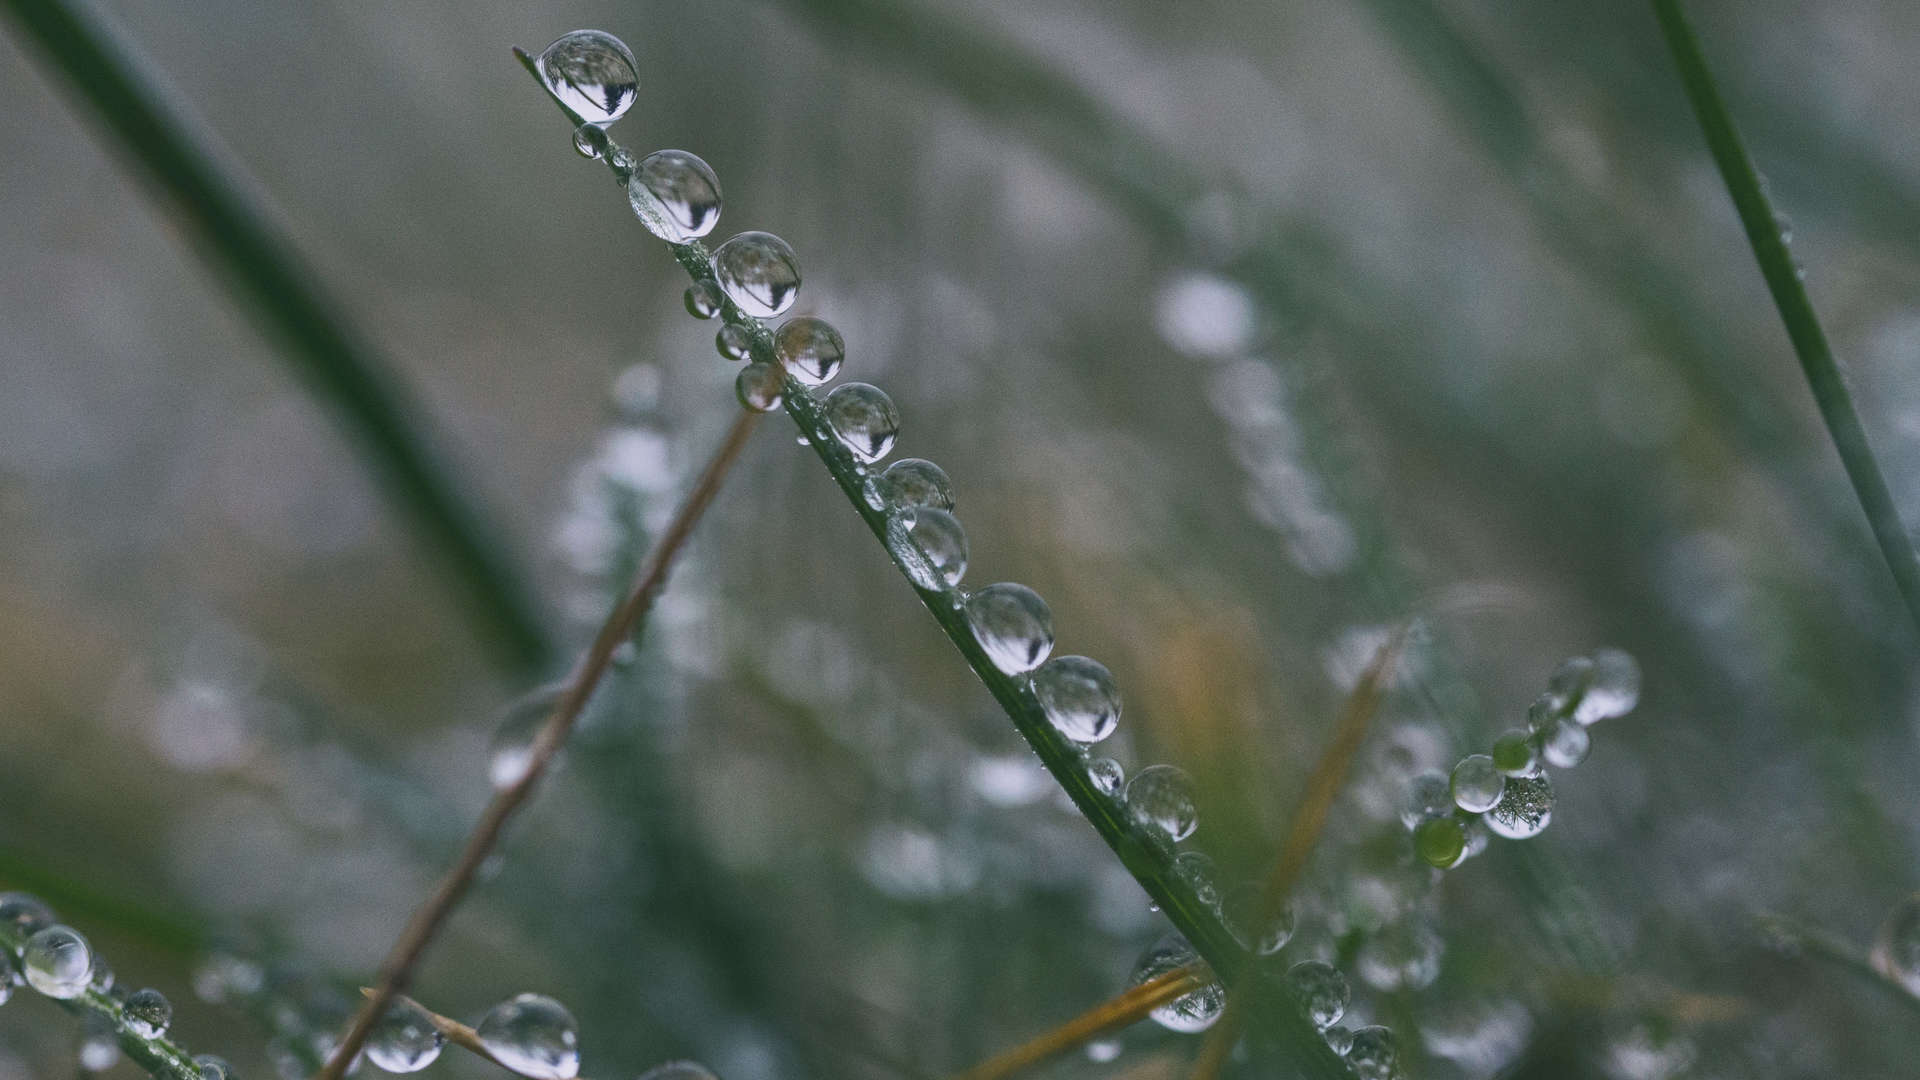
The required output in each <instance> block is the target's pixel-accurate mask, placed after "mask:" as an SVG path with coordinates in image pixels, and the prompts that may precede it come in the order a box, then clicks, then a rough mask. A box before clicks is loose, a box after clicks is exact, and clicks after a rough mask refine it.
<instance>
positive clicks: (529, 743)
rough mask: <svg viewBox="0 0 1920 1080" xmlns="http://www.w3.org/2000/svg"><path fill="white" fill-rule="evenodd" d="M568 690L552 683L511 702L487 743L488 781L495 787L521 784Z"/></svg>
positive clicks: (563, 686)
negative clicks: (540, 741)
mask: <svg viewBox="0 0 1920 1080" xmlns="http://www.w3.org/2000/svg"><path fill="white" fill-rule="evenodd" d="M565 692H566V686H565V685H564V684H562V683H557V682H556V683H549V684H547V685H546V686H542V687H539V688H537V689H535V690H533V691H532V692H530V693H528V694H526V695H524V696H522V697H520V698H519V699H518V700H516V701H513V702H510V703H508V705H507V707H506V708H505V709H504V710H502V712H501V715H500V722H499V723H498V724H496V725H495V726H494V729H493V738H492V740H491V741H490V742H488V744H487V780H488V781H489V782H490V783H492V784H493V787H494V790H496V791H498V790H500V789H502V788H510V787H512V786H513V785H515V784H517V783H519V782H520V781H521V780H522V779H523V778H524V777H525V776H526V775H527V770H528V769H529V768H531V767H532V766H533V744H534V741H535V740H537V739H538V738H539V737H540V732H541V731H542V730H543V729H544V728H545V727H546V725H547V718H548V717H550V716H551V715H552V714H553V710H554V707H555V706H556V705H558V704H559V703H560V697H561V695H562V694H564V693H565Z"/></svg>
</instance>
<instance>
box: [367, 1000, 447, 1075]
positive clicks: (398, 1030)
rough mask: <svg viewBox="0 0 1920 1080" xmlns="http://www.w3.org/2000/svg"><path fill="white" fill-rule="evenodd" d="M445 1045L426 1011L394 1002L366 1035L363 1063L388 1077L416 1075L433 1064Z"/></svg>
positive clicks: (403, 1002)
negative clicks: (383, 1071)
mask: <svg viewBox="0 0 1920 1080" xmlns="http://www.w3.org/2000/svg"><path fill="white" fill-rule="evenodd" d="M446 1042H447V1037H446V1036H445V1035H442V1034H441V1033H440V1029H439V1028H437V1027H435V1026H434V1025H433V1018H432V1017H431V1016H429V1015H428V1014H427V1010H425V1009H423V1008H421V1007H420V1006H419V1005H418V1004H416V1003H414V1002H412V1001H407V1000H397V1001H395V1002H394V1003H393V1004H392V1005H389V1006H388V1007H387V1012H386V1015H385V1016H382V1017H381V1018H380V1022H379V1023H377V1024H375V1025H373V1030H372V1031H370V1032H369V1033H368V1034H367V1060H369V1061H371V1062H373V1063H374V1064H375V1065H377V1066H379V1067H380V1068H382V1069H385V1070H386V1071H387V1072H390V1073H410V1072H419V1071H420V1070H421V1069H424V1068H426V1067H427V1066H429V1065H431V1064H433V1062H434V1059H435V1058H437V1057H439V1056H440V1048H441V1047H442V1046H445V1045H446Z"/></svg>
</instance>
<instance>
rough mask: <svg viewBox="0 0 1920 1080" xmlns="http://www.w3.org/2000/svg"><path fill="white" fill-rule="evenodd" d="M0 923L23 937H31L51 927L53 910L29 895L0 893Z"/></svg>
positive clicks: (37, 898)
mask: <svg viewBox="0 0 1920 1080" xmlns="http://www.w3.org/2000/svg"><path fill="white" fill-rule="evenodd" d="M0 923H5V924H6V925H8V926H11V927H13V930H14V932H15V933H17V934H20V935H21V936H23V937H32V936H33V935H34V934H36V933H38V932H39V931H41V930H45V929H46V928H47V927H49V926H52V925H53V923H54V914H53V909H52V908H50V907H48V906H47V905H46V904H45V903H42V902H41V900H40V898H39V897H37V896H34V895H32V894H30V893H23V892H9V893H0Z"/></svg>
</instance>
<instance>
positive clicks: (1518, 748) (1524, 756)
mask: <svg viewBox="0 0 1920 1080" xmlns="http://www.w3.org/2000/svg"><path fill="white" fill-rule="evenodd" d="M1493 767H1494V768H1496V769H1498V770H1500V772H1501V773H1503V774H1505V775H1506V776H1509V777H1514V776H1531V775H1533V774H1534V773H1536V772H1539V771H1540V747H1539V746H1538V745H1536V744H1535V743H1534V741H1533V733H1532V732H1530V731H1522V730H1521V729H1519V728H1512V729H1510V730H1508V731H1507V732H1505V733H1504V734H1502V735H1501V736H1500V737H1499V738H1497V739H1495V740H1493Z"/></svg>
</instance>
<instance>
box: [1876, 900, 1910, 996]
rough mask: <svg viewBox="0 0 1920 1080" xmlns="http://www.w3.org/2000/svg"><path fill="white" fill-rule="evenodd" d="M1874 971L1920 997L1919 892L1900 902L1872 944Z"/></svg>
mask: <svg viewBox="0 0 1920 1080" xmlns="http://www.w3.org/2000/svg"><path fill="white" fill-rule="evenodd" d="M1872 960H1873V966H1874V969H1875V970H1877V971H1878V972H1880V974H1882V975H1885V976H1886V977H1887V978H1889V979H1892V980H1893V981H1894V982H1897V983H1899V984H1900V985H1901V986H1904V987H1906V989H1907V993H1909V994H1913V995H1915V996H1916V997H1920V893H1915V894H1913V895H1912V896H1909V897H1907V898H1906V899H1905V900H1903V901H1901V902H1900V903H1899V905H1897V906H1896V907H1895V908H1894V909H1893V913H1892V914H1891V915H1889V916H1887V921H1886V922H1885V923H1882V924H1881V926H1880V936H1879V937H1878V938H1876V939H1875V941H1874V943H1873V956H1872Z"/></svg>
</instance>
